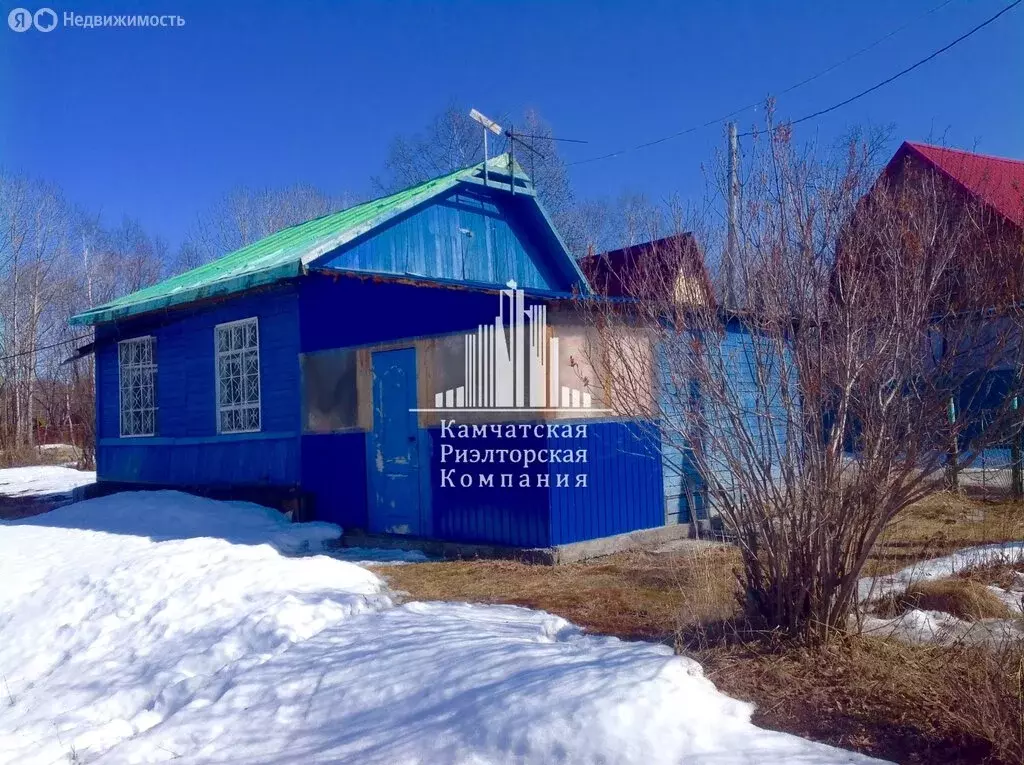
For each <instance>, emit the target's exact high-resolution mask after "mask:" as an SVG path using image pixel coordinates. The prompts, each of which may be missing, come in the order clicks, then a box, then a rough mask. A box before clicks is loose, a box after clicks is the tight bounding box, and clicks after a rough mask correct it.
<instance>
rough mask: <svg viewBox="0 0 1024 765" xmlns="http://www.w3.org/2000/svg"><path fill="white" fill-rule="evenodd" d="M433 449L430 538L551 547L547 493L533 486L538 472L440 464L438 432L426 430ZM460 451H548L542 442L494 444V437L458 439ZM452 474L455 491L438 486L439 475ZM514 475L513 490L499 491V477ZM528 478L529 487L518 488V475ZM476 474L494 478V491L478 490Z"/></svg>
mask: <svg viewBox="0 0 1024 765" xmlns="http://www.w3.org/2000/svg"><path fill="white" fill-rule="evenodd" d="M427 433H428V434H429V438H430V443H431V444H432V446H431V449H430V452H431V459H430V467H429V469H430V474H429V476H428V478H429V481H430V485H431V487H432V514H433V535H434V536H435V537H438V538H440V539H446V540H452V541H459V542H480V543H488V544H498V545H512V546H516V547H547V546H548V545H550V544H551V534H550V528H551V522H550V513H549V490H548V489H547V488H543V487H537V486H536V485H535V483H536V482H535V480H534V479H535V478H536V474H537V473H538V472H544V471H545V469H546V468H545V466H543V465H539V466H537V468H536V469H534V470H529V471H521V470H518V469H514V468H506V469H505V470H503V469H502V466H501V465H499V464H479V463H478V464H465V463H463V464H455V463H453V462H452V461H451V458H450V457H449V458H448V460H447V462H445V463H442V462H441V458H442V451H441V439H440V429H439V428H431V429H429V430H428V431H427ZM453 445H454V446H457V448H459V449H493V448H495V447H507V448H515V449H542V448H545V447H546V446H547V440H546V438H535V437H532V436H531V437H528V438H516V439H515V441H514V443H513V442H508V443H496V440H495V439H494V438H486V437H484V438H460V439H459V440H458V443H457V444H453ZM453 468H454V469H455V474H454V476H453V479H454V482H455V486H454V487H450V486H444V487H442V486H441V471H442V470H451V469H453ZM502 472H510V473H513V478H514V480H513V485H512V486H511V487H507V488H502V487H501V486H500V477H499V476H500V474H501V473H502ZM524 472H525V473H526V474H528V475H529V477H530V479H531V484H532V485H531V486H529V487H525V486H524V487H521V486H519V480H520V475H521V474H523V473H524ZM463 473H465V474H468V475H471V476H472V477H473V479H474V483H473V485H472V486H468V487H465V486H462V485H460V483H459V476H460V475H461V474H463ZM478 473H487V474H493V475H494V486H481V485H480V484H479V481H478V480H475V479H476V478H477V474H478Z"/></svg>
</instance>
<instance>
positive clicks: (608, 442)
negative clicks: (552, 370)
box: [549, 421, 665, 544]
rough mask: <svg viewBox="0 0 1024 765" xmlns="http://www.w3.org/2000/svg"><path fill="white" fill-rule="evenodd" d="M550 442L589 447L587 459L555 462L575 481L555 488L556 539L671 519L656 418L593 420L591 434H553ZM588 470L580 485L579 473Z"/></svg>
mask: <svg viewBox="0 0 1024 765" xmlns="http://www.w3.org/2000/svg"><path fill="white" fill-rule="evenodd" d="M549 447H550V448H556V449H573V450H574V451H575V450H578V449H586V451H587V462H586V463H585V464H583V465H581V464H578V463H573V464H570V465H565V464H561V465H555V464H552V465H550V466H549V472H550V474H551V483H552V486H553V487H556V484H557V479H556V474H557V473H559V472H567V473H570V479H569V483H570V485H569V487H567V488H557V487H556V488H552V489H551V529H552V531H551V543H552V544H568V543H570V542H579V541H583V540H586V539H597V538H599V537H605V536H611V535H613V534H624V533H626V532H629V531H636V530H637V529H648V528H654V527H656V526H662V525H664V523H665V512H664V503H663V482H662V469H661V456H660V454H659V451H658V431H657V429H656V428H655V427H654V426H653V425H651V424H650V423H641V422H621V421H614V422H589V423H587V429H586V436H585V437H578V436H573V437H572V438H558V439H550V441H549ZM581 468H583V469H585V472H586V473H587V485H586V486H585V487H577V486H576V478H575V474H576V473H579V472H584V470H581Z"/></svg>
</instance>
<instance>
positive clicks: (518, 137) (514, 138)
mask: <svg viewBox="0 0 1024 765" xmlns="http://www.w3.org/2000/svg"><path fill="white" fill-rule="evenodd" d="M469 116H470V117H471V118H473V119H474V120H476V121H477V122H479V123H480V124H481V125H483V128H484V185H485V186H486V185H487V160H488V159H489V157H488V156H487V133H488V131H489V132H491V133H494V134H495V135H501V134H502V133H504V134H505V137H506V138H508V164H509V167H508V172H509V175H510V176H511V179H512V180H511V183H510V184H509V185H510V188H511V189H512V193H513V194H515V193H516V171H515V157H516V153H515V152H516V143H518V144H519V145H520V146H522V147H524V148H525V149H528V150H529V151H530V152H531V154H533V156H534V157H540V158H541V159H547V157H545V156H544V154H542V153H541V152H540V151H538V150H537V149H536V148H535V147H534V146H532V145H530V144H529V143H528V142H527V141H524V140H523V139H524V138H533V139H536V140H540V141H565V142H567V143H587V141H583V140H580V139H579V138H555V137H554V136H550V135H529V134H527V133H517V132H516V129H515V126H514V125H513V126H512V127H510V128H509V129H508V130H502V129H501V125H499V124H498V123H497V122H495V121H494V120H492V119H488V118H487V117H485V116H484V115H482V114H481V113H480V112H478V111H477V110H476V109H470V110H469ZM532 159H533V157H531V160H532ZM530 172H531V174H532V172H533V168H532V165H531V169H530Z"/></svg>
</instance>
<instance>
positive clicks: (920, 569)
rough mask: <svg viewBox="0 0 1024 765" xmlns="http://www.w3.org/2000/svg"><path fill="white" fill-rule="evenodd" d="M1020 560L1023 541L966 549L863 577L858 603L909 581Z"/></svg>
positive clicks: (903, 588) (935, 577)
mask: <svg viewBox="0 0 1024 765" xmlns="http://www.w3.org/2000/svg"><path fill="white" fill-rule="evenodd" d="M1022 560H1024V542H1003V543H1002V544H994V545H983V546H981V547H967V548H965V549H963V550H957V551H956V552H955V553H952V554H950V555H945V556H943V557H941V558H933V559H932V560H926V561H922V562H920V563H915V564H914V565H912V566H907V567H906V568H904V569H902V570H900V571H897V572H896V573H895V574H890V575H888V576H879V577H870V576H869V577H864V578H863V579H861V580H860V581H859V582H858V583H857V584H858V590H859V594H860V599H861V600H866V599H868V598H880V597H882V596H884V595H888V594H889V593H891V592H901V591H902V590H905V589H906V588H907V586H908V585H910V584H911V583H912V582H922V581H928V580H932V579H946V578H948V577H951V576H955V575H956V574H958V573H960V572H962V571H969V570H970V569H972V568H979V567H981V566H987V565H990V564H993V563H1016V562H1019V561H1022Z"/></svg>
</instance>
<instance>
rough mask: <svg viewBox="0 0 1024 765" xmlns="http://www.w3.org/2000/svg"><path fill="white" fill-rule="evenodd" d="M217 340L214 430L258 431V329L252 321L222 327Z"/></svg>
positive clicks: (230, 431)
mask: <svg viewBox="0 0 1024 765" xmlns="http://www.w3.org/2000/svg"><path fill="white" fill-rule="evenodd" d="M216 333H217V338H216V347H217V428H218V430H219V431H220V432H221V433H234V432H246V431H255V430H259V429H260V354H259V325H258V323H257V321H256V319H245V320H243V321H240V322H232V323H230V324H222V325H220V326H218V327H217V328H216Z"/></svg>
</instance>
